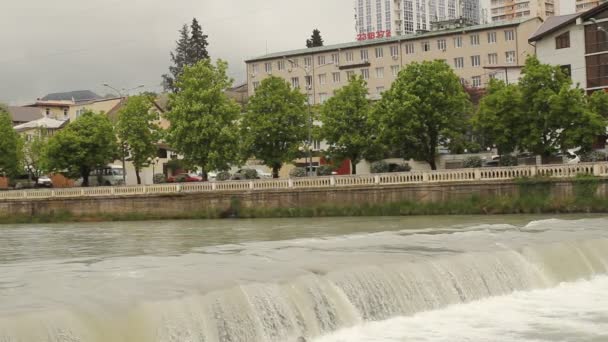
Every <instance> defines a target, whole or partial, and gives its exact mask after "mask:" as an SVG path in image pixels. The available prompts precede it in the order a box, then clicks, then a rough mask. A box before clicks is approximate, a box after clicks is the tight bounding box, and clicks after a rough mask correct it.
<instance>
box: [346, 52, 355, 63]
mask: <svg viewBox="0 0 608 342" xmlns="http://www.w3.org/2000/svg"><path fill="white" fill-rule="evenodd" d="M344 55H345V56H346V61H347V62H352V61H354V60H355V56H354V54H353V52H352V51H349V52H346V53H345V54H344Z"/></svg>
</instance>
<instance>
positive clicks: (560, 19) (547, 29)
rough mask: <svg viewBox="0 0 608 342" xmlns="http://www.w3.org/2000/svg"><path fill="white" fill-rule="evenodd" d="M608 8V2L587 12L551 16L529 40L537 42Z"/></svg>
mask: <svg viewBox="0 0 608 342" xmlns="http://www.w3.org/2000/svg"><path fill="white" fill-rule="evenodd" d="M606 9H608V2H604V3H601V4H600V5H598V6H597V7H594V8H591V9H590V10H588V11H586V12H581V13H574V14H567V15H559V16H554V17H549V18H547V20H546V21H545V22H544V23H543V24H542V25H541V26H540V27H539V28H538V30H537V31H536V32H534V34H533V35H532V36H531V37H530V39H529V40H528V41H530V42H535V41H539V40H541V39H543V37H545V36H547V35H548V34H551V33H553V32H555V31H558V30H560V29H561V28H563V27H566V26H568V25H570V24H572V23H575V22H576V20H577V19H578V18H583V19H584V20H587V19H590V18H593V16H595V15H596V14H598V13H601V12H603V11H605V10H606Z"/></svg>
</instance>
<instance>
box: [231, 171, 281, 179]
mask: <svg viewBox="0 0 608 342" xmlns="http://www.w3.org/2000/svg"><path fill="white" fill-rule="evenodd" d="M252 171H255V174H256V177H255V179H268V178H272V174H270V173H268V172H264V171H262V170H260V169H240V170H238V171H237V172H235V173H234V175H232V179H233V180H244V179H251V178H252V177H247V176H246V175H245V173H246V172H250V173H251V172H252Z"/></svg>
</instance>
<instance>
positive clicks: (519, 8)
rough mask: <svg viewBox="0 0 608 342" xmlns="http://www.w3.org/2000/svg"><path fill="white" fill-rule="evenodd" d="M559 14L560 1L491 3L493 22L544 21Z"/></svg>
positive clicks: (537, 0)
mask: <svg viewBox="0 0 608 342" xmlns="http://www.w3.org/2000/svg"><path fill="white" fill-rule="evenodd" d="M577 1H578V0H577ZM583 1H586V0H583ZM559 14H560V13H559V0H491V2H490V17H491V21H493V22H497V21H507V20H514V19H521V18H536V17H538V18H542V19H543V20H544V19H546V18H548V17H552V16H554V15H559Z"/></svg>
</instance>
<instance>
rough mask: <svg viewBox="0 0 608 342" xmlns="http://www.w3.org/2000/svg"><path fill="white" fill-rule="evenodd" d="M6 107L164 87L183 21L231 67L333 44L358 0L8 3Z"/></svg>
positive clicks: (1, 26)
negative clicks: (61, 95)
mask: <svg viewBox="0 0 608 342" xmlns="http://www.w3.org/2000/svg"><path fill="white" fill-rule="evenodd" d="M2 2H3V4H2V10H1V11H0V47H1V48H0V102H8V103H13V104H23V103H28V102H32V101H34V100H35V99H36V98H38V97H41V96H43V95H45V94H46V93H49V92H56V91H68V90H76V89H91V90H93V91H96V92H98V93H101V94H105V93H107V92H109V91H108V90H107V89H104V88H103V87H102V86H101V84H102V83H110V84H112V85H114V86H115V87H119V88H123V87H124V88H129V87H134V86H137V85H139V84H144V85H146V88H147V89H148V90H153V91H159V90H160V87H159V83H160V75H161V74H163V73H165V72H166V70H167V67H168V66H169V52H170V51H171V50H172V49H173V48H174V45H175V40H176V39H177V31H178V30H179V28H180V27H181V25H182V24H184V23H188V22H189V21H190V20H191V19H192V17H197V18H198V19H199V21H200V22H201V24H202V26H203V30H204V32H205V33H206V34H208V35H209V41H210V46H209V52H210V54H211V55H212V58H214V59H216V58H222V59H224V60H227V61H228V62H229V64H230V74H231V77H233V78H234V79H235V80H236V81H242V80H243V79H244V78H245V72H244V69H245V68H244V62H243V61H244V60H245V59H247V58H249V57H253V56H257V55H261V54H264V53H265V52H266V48H267V47H268V50H269V51H278V50H289V49H295V48H302V47H304V44H305V41H306V38H308V36H309V35H310V33H311V31H312V29H313V28H319V29H320V30H321V32H322V34H323V37H324V39H325V41H326V43H339V42H343V41H348V40H352V39H353V38H354V20H353V15H354V11H353V8H352V7H353V6H352V1H351V0H333V1H322V0H309V1H306V2H296V1H288V0H219V1H210V0H203V1H201V0H174V1H167V0H86V1H83V0H53V1H44V0H21V1H12V0H2Z"/></svg>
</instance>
